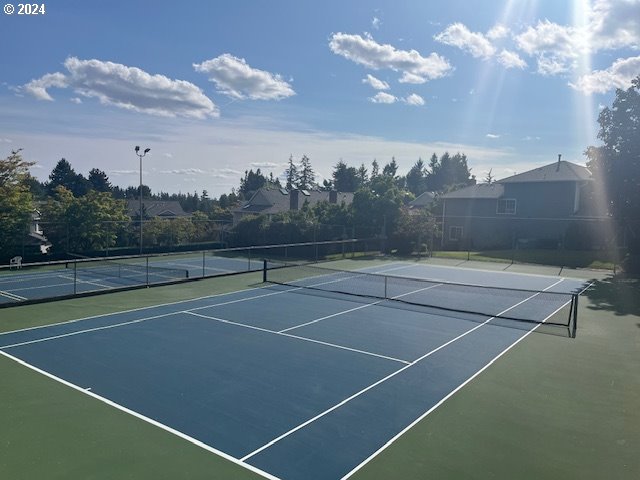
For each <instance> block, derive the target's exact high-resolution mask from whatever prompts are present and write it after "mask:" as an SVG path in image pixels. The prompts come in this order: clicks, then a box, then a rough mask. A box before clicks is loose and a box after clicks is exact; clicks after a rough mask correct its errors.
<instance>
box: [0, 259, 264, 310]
mask: <svg viewBox="0 0 640 480" xmlns="http://www.w3.org/2000/svg"><path fill="white" fill-rule="evenodd" d="M260 268H262V262H261V261H260V260H259V259H251V258H227V257H220V256H215V255H212V254H210V253H206V254H204V253H203V254H202V255H198V254H196V255H184V256H173V257H168V256H167V257H156V258H151V259H145V258H138V259H133V260H131V259H124V260H115V261H114V260H109V259H100V258H94V259H81V260H78V261H69V262H64V261H63V262H55V263H51V264H41V265H40V264H35V266H29V267H27V268H25V269H23V270H7V269H5V270H4V271H3V274H2V275H0V304H2V303H16V302H21V301H25V300H33V299H44V298H55V297H62V296H69V295H75V294H81V293H86V292H99V291H106V290H114V289H119V288H127V287H134V286H139V285H154V284H159V283H165V282H174V281H179V280H183V279H186V278H197V277H203V276H215V275H224V274H228V273H237V272H247V271H252V270H259V269H260Z"/></svg>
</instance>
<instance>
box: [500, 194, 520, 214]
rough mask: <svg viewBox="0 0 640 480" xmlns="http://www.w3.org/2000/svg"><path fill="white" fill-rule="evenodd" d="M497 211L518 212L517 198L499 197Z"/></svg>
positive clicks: (505, 212) (502, 212) (504, 212)
mask: <svg viewBox="0 0 640 480" xmlns="http://www.w3.org/2000/svg"><path fill="white" fill-rule="evenodd" d="M497 213H500V214H504V215H515V214H516V199H515V198H500V199H498V210H497Z"/></svg>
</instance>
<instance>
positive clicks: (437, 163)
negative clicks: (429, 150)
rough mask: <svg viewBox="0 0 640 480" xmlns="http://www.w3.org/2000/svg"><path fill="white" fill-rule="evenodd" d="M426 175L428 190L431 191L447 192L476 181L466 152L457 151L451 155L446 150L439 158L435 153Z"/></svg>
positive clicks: (473, 183)
mask: <svg viewBox="0 0 640 480" xmlns="http://www.w3.org/2000/svg"><path fill="white" fill-rule="evenodd" d="M426 177H427V190H429V191H431V192H446V191H448V190H453V189H456V188H460V187H464V186H467V185H475V183H476V179H475V176H473V175H471V170H469V166H468V164H467V156H466V155H465V154H464V153H462V154H461V153H456V154H455V155H453V156H451V155H450V154H449V152H445V153H443V154H442V156H441V157H440V159H439V160H438V157H437V155H436V154H435V153H434V154H433V155H432V156H431V160H430V161H429V170H428V172H427V175H426Z"/></svg>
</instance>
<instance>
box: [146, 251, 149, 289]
mask: <svg viewBox="0 0 640 480" xmlns="http://www.w3.org/2000/svg"><path fill="white" fill-rule="evenodd" d="M145 260H146V265H147V268H146V269H145V270H146V271H147V287H148V286H149V257H148V256H147V257H145Z"/></svg>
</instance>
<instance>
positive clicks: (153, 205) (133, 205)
mask: <svg viewBox="0 0 640 480" xmlns="http://www.w3.org/2000/svg"><path fill="white" fill-rule="evenodd" d="M142 211H143V212H144V215H145V216H146V217H148V218H154V217H159V218H178V217H190V216H191V215H190V214H188V213H186V212H185V211H184V210H183V209H182V206H181V205H180V202H178V201H175V200H143V201H142ZM127 212H128V214H129V216H130V217H132V218H133V217H138V216H139V214H140V213H139V212H140V200H127Z"/></svg>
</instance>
